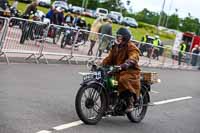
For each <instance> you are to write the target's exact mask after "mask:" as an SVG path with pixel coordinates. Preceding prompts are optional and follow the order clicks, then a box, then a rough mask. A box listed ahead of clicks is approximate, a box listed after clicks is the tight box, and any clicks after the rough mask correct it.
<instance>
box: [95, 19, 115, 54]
mask: <svg viewBox="0 0 200 133" xmlns="http://www.w3.org/2000/svg"><path fill="white" fill-rule="evenodd" d="M103 21H104V24H103V25H102V26H101V28H100V30H99V33H101V34H102V35H103V36H102V39H101V41H100V44H99V52H98V56H99V57H101V55H102V53H103V51H104V50H105V49H107V47H108V45H109V43H110V41H111V40H112V38H111V36H112V21H111V20H110V19H108V18H105V19H103Z"/></svg>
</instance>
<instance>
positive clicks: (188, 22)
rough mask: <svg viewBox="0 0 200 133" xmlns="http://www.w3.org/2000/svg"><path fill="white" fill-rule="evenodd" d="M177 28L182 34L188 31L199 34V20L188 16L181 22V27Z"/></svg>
mask: <svg viewBox="0 0 200 133" xmlns="http://www.w3.org/2000/svg"><path fill="white" fill-rule="evenodd" d="M179 28H180V30H181V31H183V32H186V31H190V32H195V33H196V34H199V28H200V23H199V19H197V18H192V17H191V16H188V17H186V18H185V19H183V20H182V21H181V26H179Z"/></svg>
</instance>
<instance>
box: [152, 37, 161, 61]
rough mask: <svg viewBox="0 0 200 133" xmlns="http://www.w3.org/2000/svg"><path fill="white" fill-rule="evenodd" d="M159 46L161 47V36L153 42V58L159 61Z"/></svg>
mask: <svg viewBox="0 0 200 133" xmlns="http://www.w3.org/2000/svg"><path fill="white" fill-rule="evenodd" d="M159 46H160V39H159V36H155V39H154V40H153V51H152V54H153V58H154V59H155V58H157V60H159Z"/></svg>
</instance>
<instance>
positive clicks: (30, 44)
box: [0, 17, 200, 68]
mask: <svg viewBox="0 0 200 133" xmlns="http://www.w3.org/2000/svg"><path fill="white" fill-rule="evenodd" d="M2 20H3V22H4V23H3V28H2V29H1V30H0V44H1V54H0V55H4V56H5V58H6V60H7V62H8V63H9V59H8V57H7V53H17V54H18V53H19V54H29V56H28V57H27V58H26V59H30V58H31V57H34V58H35V61H36V62H37V63H39V61H40V59H41V58H42V57H44V59H45V61H46V63H48V56H51V58H54V57H56V56H59V57H60V58H59V59H58V61H67V62H69V63H70V61H71V60H74V61H75V62H76V63H78V61H77V60H82V61H87V62H91V61H95V60H97V59H103V58H104V57H105V56H107V55H108V52H109V50H110V49H111V47H112V44H113V41H114V39H115V37H114V36H108V35H103V34H100V33H94V32H91V31H87V30H83V29H76V28H72V27H69V26H58V25H52V24H51V25H48V24H45V23H42V22H37V21H30V20H25V19H20V18H10V19H7V18H3V17H0V25H1V21H2ZM0 28H1V27H0ZM131 41H132V42H133V43H134V44H135V45H136V46H137V47H138V48H139V49H140V51H141V58H140V62H139V64H140V65H141V66H155V67H169V68H171V67H177V68H179V67H180V66H181V67H188V68H190V67H191V68H192V67H197V66H198V65H200V55H197V54H193V53H187V52H186V53H183V54H182V56H181V57H180V54H179V53H180V52H179V51H175V50H172V49H171V47H168V46H166V45H164V46H158V47H154V46H153V45H152V44H151V43H143V42H139V41H137V40H131ZM52 56H54V57H52ZM54 59H56V58H54Z"/></svg>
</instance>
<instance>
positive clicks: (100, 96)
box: [76, 84, 106, 125]
mask: <svg viewBox="0 0 200 133" xmlns="http://www.w3.org/2000/svg"><path fill="white" fill-rule="evenodd" d="M105 106H106V101H105V95H104V93H103V91H102V89H101V86H98V85H96V84H90V85H88V86H84V87H81V88H80V89H79V91H78V93H77V96H76V112H77V114H78V116H79V118H80V119H81V120H82V121H83V122H84V123H85V124H89V125H95V124H97V123H98V122H99V121H100V120H101V118H102V116H103V113H104V110H105Z"/></svg>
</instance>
